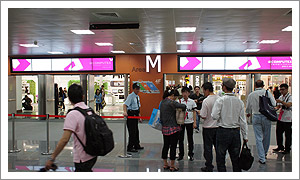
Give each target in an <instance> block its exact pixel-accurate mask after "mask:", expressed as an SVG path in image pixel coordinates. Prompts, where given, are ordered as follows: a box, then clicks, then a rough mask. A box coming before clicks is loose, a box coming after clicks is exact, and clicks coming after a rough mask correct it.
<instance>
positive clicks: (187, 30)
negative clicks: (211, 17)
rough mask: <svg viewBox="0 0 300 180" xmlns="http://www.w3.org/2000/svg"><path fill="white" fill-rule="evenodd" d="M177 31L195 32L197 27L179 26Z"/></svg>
mask: <svg viewBox="0 0 300 180" xmlns="http://www.w3.org/2000/svg"><path fill="white" fill-rule="evenodd" d="M175 29H176V32H195V31H196V27H177V28H175Z"/></svg>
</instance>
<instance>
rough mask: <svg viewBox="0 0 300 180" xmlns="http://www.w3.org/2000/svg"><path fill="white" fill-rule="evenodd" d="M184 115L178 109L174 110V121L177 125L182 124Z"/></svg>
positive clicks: (183, 112)
mask: <svg viewBox="0 0 300 180" xmlns="http://www.w3.org/2000/svg"><path fill="white" fill-rule="evenodd" d="M185 116H186V113H185V111H183V110H182V109H180V108H177V109H176V121H177V124H184V119H185Z"/></svg>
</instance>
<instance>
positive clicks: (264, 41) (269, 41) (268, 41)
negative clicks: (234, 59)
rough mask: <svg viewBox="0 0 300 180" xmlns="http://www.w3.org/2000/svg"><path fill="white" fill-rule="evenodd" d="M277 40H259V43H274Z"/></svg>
mask: <svg viewBox="0 0 300 180" xmlns="http://www.w3.org/2000/svg"><path fill="white" fill-rule="evenodd" d="M278 42H279V40H261V41H260V42H259V44H275V43H278Z"/></svg>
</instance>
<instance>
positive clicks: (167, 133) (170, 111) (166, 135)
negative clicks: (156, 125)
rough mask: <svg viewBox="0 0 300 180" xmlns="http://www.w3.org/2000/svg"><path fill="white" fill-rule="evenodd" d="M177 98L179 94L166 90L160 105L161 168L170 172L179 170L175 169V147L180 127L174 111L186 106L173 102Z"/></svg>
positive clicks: (175, 91) (183, 108)
mask: <svg viewBox="0 0 300 180" xmlns="http://www.w3.org/2000/svg"><path fill="white" fill-rule="evenodd" d="M178 96H179V92H178V91H177V90H166V91H165V92H164V95H163V100H162V102H161V105H160V121H161V124H162V134H163V140H164V146H163V149H162V155H161V157H162V159H163V161H164V166H163V168H164V169H165V170H167V169H169V170H170V171H172V172H173V171H178V170H179V168H177V167H175V159H176V147H177V143H178V138H179V131H180V126H179V125H178V124H177V121H176V109H177V108H180V109H182V110H183V111H185V109H186V105H184V104H180V103H178V102H176V101H175V100H176V99H177V98H178ZM169 149H170V160H171V164H170V166H169V164H168V161H167V158H168V151H169Z"/></svg>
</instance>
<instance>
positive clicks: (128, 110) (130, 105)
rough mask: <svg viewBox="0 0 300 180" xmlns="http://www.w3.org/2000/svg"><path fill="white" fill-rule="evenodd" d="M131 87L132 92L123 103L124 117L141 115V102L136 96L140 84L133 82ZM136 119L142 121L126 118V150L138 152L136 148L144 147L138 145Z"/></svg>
mask: <svg viewBox="0 0 300 180" xmlns="http://www.w3.org/2000/svg"><path fill="white" fill-rule="evenodd" d="M132 89H133V92H132V93H131V94H129V95H128V97H127V99H126V101H125V102H124V105H123V111H124V112H123V115H124V116H125V117H128V116H141V112H140V107H141V102H140V97H139V96H138V94H139V92H140V85H139V84H138V83H134V84H133V85H132ZM138 121H139V122H142V119H139V120H138V119H127V129H128V133H129V142H128V145H127V151H128V152H138V150H142V149H144V147H141V146H140V138H139V127H138Z"/></svg>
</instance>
